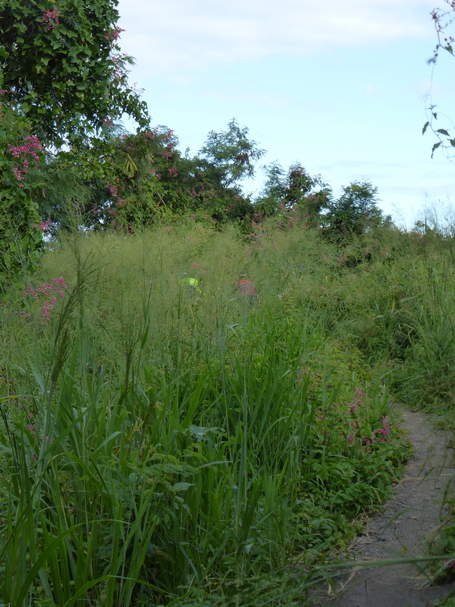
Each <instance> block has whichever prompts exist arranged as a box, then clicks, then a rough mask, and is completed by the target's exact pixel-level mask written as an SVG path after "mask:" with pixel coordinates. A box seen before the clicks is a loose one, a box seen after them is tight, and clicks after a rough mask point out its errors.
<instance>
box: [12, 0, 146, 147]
mask: <svg viewBox="0 0 455 607" xmlns="http://www.w3.org/2000/svg"><path fill="white" fill-rule="evenodd" d="M116 5H117V1H116V0H94V1H93V2H90V3H89V4H88V3H86V2H84V1H82V0H61V1H59V2H58V4H54V3H52V2H48V1H46V0H27V2H23V1H22V0H8V1H7V2H5V1H4V2H2V3H1V4H0V38H1V48H0V57H1V62H0V69H1V71H2V73H3V86H4V88H5V89H6V90H7V91H8V94H9V98H10V100H11V103H13V104H14V105H15V106H16V107H17V108H18V109H20V111H21V112H23V113H24V114H25V116H26V117H27V119H28V121H29V123H30V125H31V128H32V131H33V133H34V134H36V135H37V136H38V137H40V139H42V141H43V142H45V143H46V144H52V145H54V146H55V145H56V146H59V145H61V144H62V143H63V142H64V141H66V140H69V141H71V142H73V143H77V144H79V145H80V144H81V143H82V142H87V138H88V136H89V135H90V134H93V133H95V134H97V133H100V131H101V130H102V128H103V126H104V125H106V124H108V123H109V122H110V121H112V120H113V119H116V118H119V117H121V115H122V114H123V113H124V112H125V113H127V114H129V115H130V116H132V117H133V118H135V120H136V121H137V122H138V123H139V124H140V125H141V126H145V125H146V124H147V121H148V118H147V110H146V105H145V103H144V102H141V101H140V100H139V98H138V95H137V93H136V92H135V91H134V90H133V89H132V88H130V87H129V86H128V83H127V78H126V74H127V72H126V66H127V64H128V63H131V61H132V60H131V58H130V57H126V56H125V55H122V54H120V48H119V46H118V44H117V42H116V40H117V38H118V35H119V33H120V31H121V30H120V29H119V28H118V27H117V26H116V23H117V20H118V17H119V15H118V12H117V9H116Z"/></svg>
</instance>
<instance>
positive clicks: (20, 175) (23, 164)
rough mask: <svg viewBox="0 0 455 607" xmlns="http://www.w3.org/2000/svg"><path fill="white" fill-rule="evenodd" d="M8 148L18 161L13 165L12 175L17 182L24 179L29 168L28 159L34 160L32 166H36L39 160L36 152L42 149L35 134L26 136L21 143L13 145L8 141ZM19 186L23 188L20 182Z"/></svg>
mask: <svg viewBox="0 0 455 607" xmlns="http://www.w3.org/2000/svg"><path fill="white" fill-rule="evenodd" d="M8 149H9V151H10V154H11V156H13V158H16V159H17V160H18V161H19V164H17V165H15V166H14V167H13V173H14V176H15V177H16V179H17V180H18V181H19V182H21V181H24V179H25V175H27V173H28V170H29V162H30V160H32V161H33V162H34V165H33V166H34V168H35V169H36V168H38V163H39V161H40V158H39V156H38V154H39V153H40V152H43V151H44V148H43V146H42V144H41V142H40V140H39V139H38V137H35V135H30V136H29V137H26V138H25V140H24V144H23V145H17V146H14V145H11V144H10V143H9V144H8ZM20 186H21V188H23V187H24V184H22V183H21V184H20Z"/></svg>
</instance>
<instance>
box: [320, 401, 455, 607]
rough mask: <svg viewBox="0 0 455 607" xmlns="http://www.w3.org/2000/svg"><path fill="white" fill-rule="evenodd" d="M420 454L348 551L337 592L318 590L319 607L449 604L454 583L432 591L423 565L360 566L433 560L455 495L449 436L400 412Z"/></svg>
mask: <svg viewBox="0 0 455 607" xmlns="http://www.w3.org/2000/svg"><path fill="white" fill-rule="evenodd" d="M398 413H399V415H400V416H401V417H402V419H403V424H402V425H403V426H404V427H405V428H406V429H407V430H408V431H409V440H410V441H411V443H412V444H413V445H414V447H415V452H414V454H413V456H412V458H411V459H410V461H409V462H408V464H407V466H406V468H405V472H404V476H403V478H402V479H401V480H400V482H399V483H398V484H397V485H396V487H395V488H394V490H393V494H394V495H393V498H392V499H391V500H390V501H389V502H387V503H386V504H385V506H384V510H383V512H380V513H375V514H374V515H373V516H371V518H370V519H369V520H368V522H367V524H366V528H365V531H364V533H363V534H362V535H361V536H359V537H358V538H357V540H356V542H355V543H354V544H353V546H352V547H351V548H350V550H349V554H348V555H347V557H348V558H349V559H352V560H353V565H352V567H351V568H350V569H349V571H348V572H347V573H346V574H345V575H343V576H342V579H338V580H336V581H335V582H334V589H333V588H330V587H329V588H327V584H326V585H325V587H324V588H322V587H319V588H318V589H317V590H316V591H315V593H314V594H313V595H312V598H311V601H310V604H311V605H312V606H314V607H317V606H324V607H428V606H429V605H431V603H432V602H433V601H435V600H437V599H441V598H445V597H447V596H448V594H449V593H450V592H451V591H452V590H453V589H454V588H455V583H451V584H446V585H443V586H435V585H431V583H430V580H429V577H428V574H426V573H425V571H424V569H423V564H422V563H419V564H415V563H413V564H410V563H405V564H395V565H383V566H379V567H378V566H375V567H368V566H365V564H363V565H361V564H360V562H362V561H363V562H370V561H379V560H381V561H382V560H385V559H397V558H401V559H403V558H406V557H422V556H426V555H428V547H429V544H430V543H431V541H432V540H434V538H435V535H436V533H437V530H438V529H439V527H440V524H441V520H442V517H443V515H444V511H443V508H442V506H441V505H442V502H443V496H444V492H445V491H451V493H452V494H453V492H454V490H455V480H454V477H455V467H454V463H453V452H452V449H450V448H448V446H447V445H448V442H449V440H450V438H451V436H452V435H451V433H450V432H444V431H440V430H435V428H434V426H433V424H432V423H431V418H430V417H429V416H428V415H427V414H425V413H423V412H421V411H417V412H415V411H409V410H403V409H399V411H398ZM454 605H455V599H454Z"/></svg>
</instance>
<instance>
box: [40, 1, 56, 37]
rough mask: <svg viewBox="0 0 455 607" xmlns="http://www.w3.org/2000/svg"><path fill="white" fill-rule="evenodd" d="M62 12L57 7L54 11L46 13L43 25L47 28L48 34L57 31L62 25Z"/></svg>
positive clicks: (42, 18) (43, 17)
mask: <svg viewBox="0 0 455 607" xmlns="http://www.w3.org/2000/svg"><path fill="white" fill-rule="evenodd" d="M59 14H60V12H59V10H58V8H57V7H55V8H54V10H53V11H45V12H44V13H43V16H42V17H41V23H42V24H43V25H44V26H46V33H47V32H50V31H51V30H53V29H55V28H56V27H57V25H58V24H59V23H60V21H59V18H58V16H59Z"/></svg>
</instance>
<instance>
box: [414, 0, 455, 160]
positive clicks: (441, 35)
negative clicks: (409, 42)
mask: <svg viewBox="0 0 455 607" xmlns="http://www.w3.org/2000/svg"><path fill="white" fill-rule="evenodd" d="M444 2H445V3H446V4H447V5H448V7H449V8H448V9H446V10H443V9H440V8H435V9H434V10H432V11H431V18H432V19H433V21H434V26H435V29H436V36H437V39H438V42H437V44H436V48H435V50H434V53H433V57H431V59H429V60H428V63H432V64H433V65H435V64H436V63H437V60H438V57H439V52H440V51H441V50H442V51H446V52H447V53H449V54H450V55H452V57H453V56H455V41H454V38H453V37H452V36H451V35H449V34H448V33H447V30H448V28H449V27H450V25H451V24H452V23H453V21H454V19H455V2H454V1H453V0H444ZM436 108H437V106H436V105H435V104H433V103H430V104H429V106H428V107H427V117H428V120H427V121H426V123H425V124H424V126H423V129H422V134H425V132H426V131H427V129H428V128H430V130H431V131H432V132H433V133H434V135H436V137H437V139H438V141H437V142H436V143H434V144H433V148H432V150H431V157H432V158H433V154H434V152H435V150H437V149H438V148H440V149H441V150H443V152H444V153H445V154H446V156H448V157H451V156H452V155H453V148H454V147H455V135H454V134H453V132H451V131H453V128H454V125H453V122H452V121H451V120H450V119H448V118H447V116H443V115H442V114H441V113H440V112H439V111H436ZM441 117H443V118H444V119H446V120H447V122H446V124H445V126H446V128H437V126H439V124H440V123H438V124H436V122H437V121H438V119H440V118H441Z"/></svg>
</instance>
